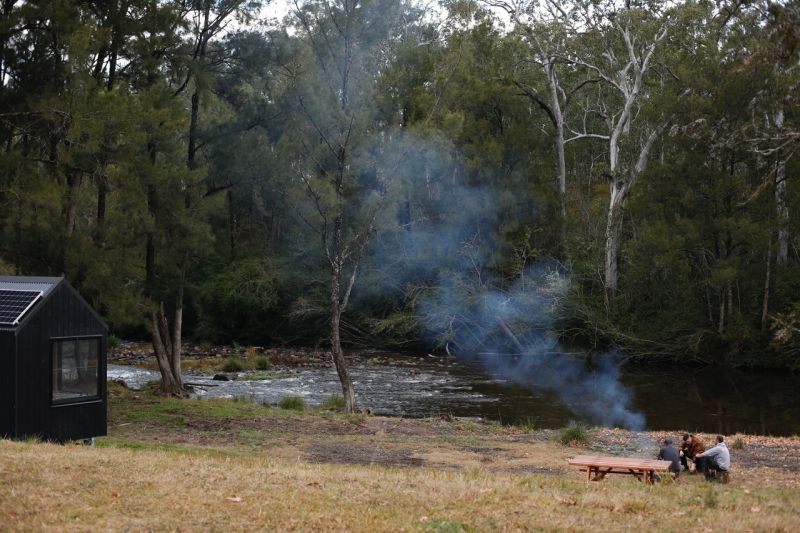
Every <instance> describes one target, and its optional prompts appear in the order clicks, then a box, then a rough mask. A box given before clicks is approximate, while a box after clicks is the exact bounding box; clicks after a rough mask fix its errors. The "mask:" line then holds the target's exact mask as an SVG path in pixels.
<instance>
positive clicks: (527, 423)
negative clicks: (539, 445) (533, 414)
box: [514, 418, 536, 433]
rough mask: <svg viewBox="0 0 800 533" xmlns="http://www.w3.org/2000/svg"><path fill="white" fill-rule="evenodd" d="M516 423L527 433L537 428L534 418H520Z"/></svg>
mask: <svg viewBox="0 0 800 533" xmlns="http://www.w3.org/2000/svg"><path fill="white" fill-rule="evenodd" d="M514 425H515V426H517V427H518V428H520V429H521V430H522V431H524V432H525V433H530V432H531V431H533V430H534V429H536V421H535V420H533V419H532V418H525V419H522V418H520V419H519V420H517V422H516V424H514Z"/></svg>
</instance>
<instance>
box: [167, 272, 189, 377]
mask: <svg viewBox="0 0 800 533" xmlns="http://www.w3.org/2000/svg"><path fill="white" fill-rule="evenodd" d="M186 261H187V259H186V257H184V260H183V264H182V265H181V277H180V280H179V281H178V291H177V294H176V295H175V319H174V320H173V322H172V354H171V355H172V357H171V359H170V363H171V364H170V367H171V369H172V375H173V378H174V379H175V382H176V383H177V384H178V386H179V387H180V388H181V389H182V388H183V377H182V376H181V352H182V350H183V344H182V343H183V289H184V285H185V284H186V281H185V278H186Z"/></svg>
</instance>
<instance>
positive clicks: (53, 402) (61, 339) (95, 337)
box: [48, 335, 103, 406]
mask: <svg viewBox="0 0 800 533" xmlns="http://www.w3.org/2000/svg"><path fill="white" fill-rule="evenodd" d="M82 340H96V341H97V383H96V384H95V385H96V390H97V394H95V395H93V396H76V397H74V398H62V399H60V400H55V399H53V393H54V392H55V389H54V385H55V383H53V373H54V372H55V368H54V367H53V347H54V344H55V343H57V342H66V341H74V342H75V350H76V353H77V350H78V342H79V341H82ZM48 345H49V347H50V353H49V355H48V359H49V360H50V364H49V365H48V366H49V367H50V372H49V381H50V405H53V406H60V405H71V404H79V403H91V402H97V401H98V400H102V399H103V389H102V385H103V384H102V381H103V380H102V375H101V374H102V372H101V371H100V370H101V360H102V354H103V335H70V336H67V337H50V341H49V342H48Z"/></svg>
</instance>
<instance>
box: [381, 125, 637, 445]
mask: <svg viewBox="0 0 800 533" xmlns="http://www.w3.org/2000/svg"><path fill="white" fill-rule="evenodd" d="M388 144H389V145H387V146H386V147H385V148H386V149H385V152H384V154H386V155H387V156H388V158H387V161H386V162H385V164H386V171H387V175H391V176H392V179H391V182H392V183H393V184H394V187H395V188H394V194H395V195H396V197H395V199H394V200H395V201H394V202H392V204H393V207H394V211H392V212H391V213H389V211H387V212H386V213H385V214H386V215H389V216H392V217H394V218H395V219H396V220H398V221H400V224H396V225H395V231H394V232H390V233H384V234H383V235H382V236H381V238H380V239H379V241H378V243H377V244H378V245H377V246H376V247H375V248H374V249H373V255H372V257H371V259H370V264H369V265H368V268H369V269H370V270H371V271H372V272H373V274H374V273H377V276H376V277H377V278H379V279H381V280H382V281H383V285H381V284H380V283H376V284H374V285H373V287H372V290H374V291H380V290H384V291H385V290H386V289H390V290H392V291H395V292H397V291H402V292H403V293H404V294H405V298H407V299H408V298H409V295H413V298H412V302H413V303H412V306H413V310H414V312H415V314H416V315H417V317H418V321H419V322H421V323H422V324H423V325H424V327H425V328H426V329H427V330H428V331H427V333H428V337H429V338H430V339H431V342H432V343H434V344H436V345H438V346H440V347H446V349H447V351H448V353H451V354H454V355H457V356H458V357H461V358H464V359H467V360H469V361H471V362H477V363H479V364H480V365H482V366H483V367H484V368H485V369H486V371H487V372H488V373H489V374H491V375H492V376H493V377H496V378H498V379H504V380H508V381H511V382H513V383H517V384H520V385H523V386H525V387H529V388H530V389H531V390H537V391H552V392H553V393H555V394H556V395H558V397H559V398H560V399H561V401H562V402H563V403H564V404H565V405H566V406H567V407H569V408H570V409H571V410H572V411H573V412H574V413H575V414H576V415H577V416H578V417H581V418H584V419H586V420H588V421H589V422H591V423H594V424H599V425H603V426H609V427H611V426H618V427H625V428H628V429H634V430H638V429H642V428H644V426H645V419H644V416H643V415H642V414H641V413H639V412H636V411H635V410H633V409H632V407H631V400H632V395H631V393H630V391H629V390H628V389H627V388H626V387H625V386H624V385H623V384H622V382H621V380H620V368H619V365H618V357H617V356H616V354H615V353H614V352H609V353H604V354H594V355H593V356H592V357H591V358H590V359H588V360H587V359H586V358H583V357H580V356H576V355H573V354H568V353H566V352H567V350H565V349H564V348H563V347H562V346H561V345H560V343H559V340H558V338H557V337H556V335H555V334H554V331H555V319H556V316H557V313H558V311H559V309H560V308H561V305H562V302H563V301H564V299H565V298H566V296H567V295H568V291H569V288H570V284H569V277H568V272H567V271H566V270H565V269H564V268H563V267H561V266H560V265H558V264H557V263H555V262H546V261H535V262H534V261H530V260H522V261H520V263H519V270H518V271H519V274H518V275H517V276H516V279H515V280H514V281H513V282H512V283H511V284H510V285H509V281H508V279H507V276H506V277H504V278H503V279H500V278H499V276H498V275H497V274H496V272H498V271H499V268H498V266H499V264H500V261H502V260H504V258H508V257H513V256H514V254H515V252H516V250H514V249H510V247H509V244H508V242H509V240H508V239H507V238H504V236H503V235H502V228H508V227H512V226H515V227H525V226H526V225H527V226H528V227H536V225H537V224H538V223H539V222H540V221H541V219H542V218H543V217H544V216H547V215H546V213H544V212H543V210H542V209H541V208H540V207H538V206H536V205H530V202H527V203H525V204H524V205H521V204H519V201H518V200H517V197H516V195H514V194H513V193H512V192H510V191H508V192H502V191H501V192H496V191H497V188H492V190H483V189H480V188H472V187H466V186H463V185H458V182H457V181H456V179H455V178H454V176H456V175H457V174H459V172H463V168H462V163H461V162H460V160H459V157H458V155H457V150H455V149H454V148H453V147H452V146H451V147H449V148H447V149H446V147H445V144H444V143H443V141H442V140H441V139H430V140H428V139H423V138H419V137H415V136H413V135H410V134H404V135H402V136H396V137H395V138H394V139H393V140H392V141H391V142H390V143H388ZM391 144H394V145H395V146H390V145H391ZM401 162H402V164H401ZM520 179H523V177H522V176H521V177H520ZM515 202H517V203H516V204H515ZM500 354H514V355H500ZM532 415H534V416H535V413H532Z"/></svg>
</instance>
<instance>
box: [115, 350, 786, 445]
mask: <svg viewBox="0 0 800 533" xmlns="http://www.w3.org/2000/svg"><path fill="white" fill-rule="evenodd" d="M382 357H384V358H387V357H388V358H389V359H390V364H387V365H375V364H355V365H353V367H352V377H353V381H354V385H355V389H356V391H357V400H358V403H359V406H361V407H365V408H369V409H370V410H371V411H372V412H374V413H378V414H386V415H395V416H411V417H418V416H436V415H440V414H452V415H455V416H480V417H485V418H490V419H494V420H501V421H502V422H506V423H510V422H516V421H531V422H533V424H534V425H535V426H536V427H538V428H556V427H562V426H564V425H565V424H567V423H568V422H569V421H570V420H573V419H580V416H579V415H578V414H577V413H574V412H571V411H570V410H569V409H567V408H566V407H565V406H564V405H563V404H562V403H561V402H560V401H559V399H558V396H557V395H556V394H555V393H552V392H546V391H539V390H530V389H528V388H526V387H522V386H519V385H514V384H511V383H509V382H507V381H503V380H495V379H492V378H491V377H488V376H486V375H485V374H484V373H483V372H482V370H481V369H480V368H478V367H476V366H472V365H468V364H464V363H461V362H458V361H454V360H448V359H439V358H431V357H426V356H423V357H411V356H407V355H397V356H386V355H382ZM276 373H278V374H280V375H281V377H279V378H275V379H271V380H267V381H229V382H225V381H212V380H211V379H210V376H197V375H185V376H184V379H185V381H187V382H191V383H195V384H200V385H204V386H201V387H197V388H196V392H197V395H198V396H200V397H233V396H243V397H247V398H250V399H252V400H254V401H256V402H259V403H268V404H277V402H278V401H279V400H280V399H281V398H283V397H284V396H286V395H289V394H292V395H298V396H302V397H304V398H305V399H306V401H307V402H308V403H309V404H311V405H319V404H321V403H322V402H324V401H325V399H327V398H328V397H329V396H330V395H331V394H334V393H340V388H339V382H338V378H337V376H336V372H335V371H334V370H333V369H330V368H298V369H292V370H287V371H279V372H276ZM108 376H109V379H117V378H119V379H123V380H125V382H126V383H128V385H129V386H132V387H134V388H136V387H139V386H141V385H142V384H143V383H146V382H147V381H152V380H157V379H159V375H158V373H157V372H152V371H149V370H144V369H137V368H135V367H128V366H118V365H109V368H108ZM622 381H623V383H624V384H625V385H626V386H627V387H628V388H629V389H630V390H631V392H632V393H633V405H632V407H633V408H634V409H637V410H640V411H641V412H643V413H644V414H645V417H646V421H647V427H648V428H649V429H655V430H660V429H663V430H680V429H684V430H688V431H704V432H716V433H723V434H732V433H735V432H744V433H751V434H763V435H795V434H800V395H798V394H797V391H798V390H800V378H798V377H797V376H791V375H788V374H786V373H775V372H756V371H736V370H720V369H718V368H701V369H696V368H694V369H692V368H689V369H687V368H683V367H678V366H669V367H627V368H625V369H624V370H623V372H622Z"/></svg>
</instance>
